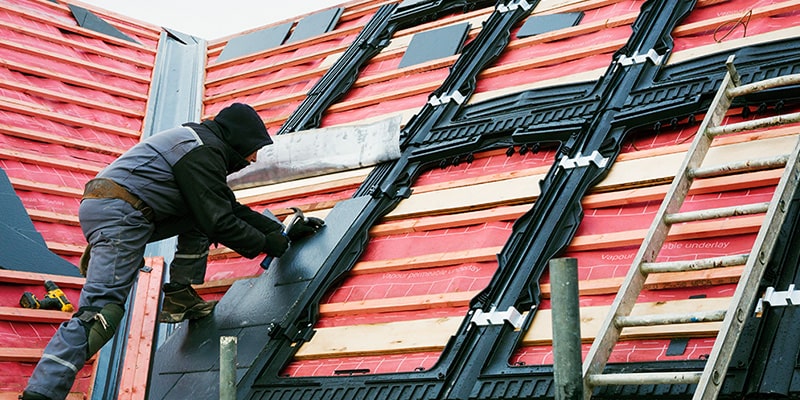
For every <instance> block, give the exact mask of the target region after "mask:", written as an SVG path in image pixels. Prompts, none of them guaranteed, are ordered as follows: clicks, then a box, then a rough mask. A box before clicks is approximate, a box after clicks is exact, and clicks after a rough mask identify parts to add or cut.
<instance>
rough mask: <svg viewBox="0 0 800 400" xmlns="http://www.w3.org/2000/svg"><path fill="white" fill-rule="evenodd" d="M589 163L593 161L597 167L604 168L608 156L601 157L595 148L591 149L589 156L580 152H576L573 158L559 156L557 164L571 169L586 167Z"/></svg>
mask: <svg viewBox="0 0 800 400" xmlns="http://www.w3.org/2000/svg"><path fill="white" fill-rule="evenodd" d="M589 163H594V165H596V166H597V167H598V168H604V167H605V166H606V164H608V158H606V157H603V156H602V155H601V154H600V152H599V151H597V150H595V151H593V152H592V154H591V155H589V156H584V155H581V152H578V155H577V156H575V158H567V156H563V157H561V161H560V162H559V163H558V165H559V166H560V167H561V168H564V169H572V168H577V167H586V166H588V165H589Z"/></svg>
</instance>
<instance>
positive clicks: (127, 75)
mask: <svg viewBox="0 0 800 400" xmlns="http://www.w3.org/2000/svg"><path fill="white" fill-rule="evenodd" d="M0 48H4V49H6V50H8V51H11V52H14V53H18V54H27V55H30V56H34V57H37V58H40V60H37V62H41V63H42V64H43V65H49V64H51V63H52V64H55V65H53V67H55V68H62V67H63V66H64V65H66V66H71V67H75V68H77V69H84V70H87V71H90V72H94V73H99V74H103V75H106V76H107V75H113V76H116V77H119V78H122V79H125V80H130V81H132V82H138V83H144V84H149V83H150V76H149V74H147V75H137V74H133V73H131V72H128V71H124V70H121V69H117V68H113V67H111V66H109V65H101V64H97V63H94V62H90V61H86V60H81V59H76V58H72V57H70V56H66V55H63V54H58V53H55V52H53V51H47V50H42V49H38V48H36V47H32V46H27V45H24V44H19V43H14V42H12V41H10V40H9V39H8V38H6V39H5V40H3V41H0ZM59 64H61V67H59V66H58V65H59ZM98 78H99V77H98Z"/></svg>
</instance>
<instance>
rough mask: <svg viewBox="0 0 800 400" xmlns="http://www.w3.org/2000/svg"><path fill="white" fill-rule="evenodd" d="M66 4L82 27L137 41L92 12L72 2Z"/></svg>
mask: <svg viewBox="0 0 800 400" xmlns="http://www.w3.org/2000/svg"><path fill="white" fill-rule="evenodd" d="M68 6H69V9H70V11H72V15H73V16H74V17H75V20H76V21H78V25H80V26H81V27H82V28H86V29H91V30H93V31H95V32H100V33H103V34H106V35H109V36H113V37H115V38H118V39H123V40H127V41H129V42H133V43H139V42H138V41H136V39H134V38H132V37H130V36H128V35H126V34H124V33H122V31H120V30H119V29H117V28H115V27H114V26H113V25H111V24H109V23H108V22H106V21H105V20H103V19H102V18H100V17H98V16H97V15H95V14H94V13H93V12H91V11H89V10H87V9H85V8H83V7H78V6H76V5H72V4H68Z"/></svg>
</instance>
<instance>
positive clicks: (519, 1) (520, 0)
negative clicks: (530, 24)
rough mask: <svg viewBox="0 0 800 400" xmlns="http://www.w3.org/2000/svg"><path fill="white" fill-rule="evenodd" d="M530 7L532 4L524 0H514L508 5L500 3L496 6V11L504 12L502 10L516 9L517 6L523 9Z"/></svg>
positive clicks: (526, 9)
mask: <svg viewBox="0 0 800 400" xmlns="http://www.w3.org/2000/svg"><path fill="white" fill-rule="evenodd" d="M531 7H532V6H531V5H530V4H529V3H528V2H527V1H525V0H514V1H512V2H511V3H510V4H508V5H505V4H501V5H499V6H497V11H500V12H501V13H504V12H508V11H513V10H516V9H517V8H522V9H523V10H525V11H528V10H530V8H531Z"/></svg>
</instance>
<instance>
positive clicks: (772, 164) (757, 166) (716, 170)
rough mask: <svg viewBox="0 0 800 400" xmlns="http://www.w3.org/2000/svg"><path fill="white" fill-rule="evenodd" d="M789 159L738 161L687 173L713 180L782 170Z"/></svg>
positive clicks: (773, 158)
mask: <svg viewBox="0 0 800 400" xmlns="http://www.w3.org/2000/svg"><path fill="white" fill-rule="evenodd" d="M788 159H789V155H788V154H784V155H781V156H775V157H770V158H759V159H756V160H746V161H738V162H732V163H729V164H722V165H714V166H710V167H700V168H693V169H691V170H688V171H686V173H687V174H688V175H689V176H690V177H692V178H713V177H715V176H722V175H730V174H735V173H741V172H749V171H758V170H763V169H770V168H781V167H783V166H785V165H786V161H787V160H788Z"/></svg>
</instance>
